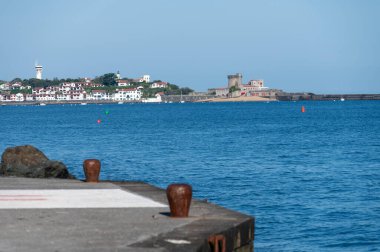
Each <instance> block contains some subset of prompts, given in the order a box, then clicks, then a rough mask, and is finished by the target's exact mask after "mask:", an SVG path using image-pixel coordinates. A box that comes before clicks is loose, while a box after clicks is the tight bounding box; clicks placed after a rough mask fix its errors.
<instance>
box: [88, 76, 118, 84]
mask: <svg viewBox="0 0 380 252" xmlns="http://www.w3.org/2000/svg"><path fill="white" fill-rule="evenodd" d="M94 83H99V84H103V85H104V86H116V84H117V82H116V74H114V73H107V74H103V75H102V76H99V77H96V78H95V79H94Z"/></svg>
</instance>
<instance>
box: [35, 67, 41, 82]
mask: <svg viewBox="0 0 380 252" xmlns="http://www.w3.org/2000/svg"><path fill="white" fill-rule="evenodd" d="M35 68H36V79H39V80H41V79H42V66H41V65H36V67H35Z"/></svg>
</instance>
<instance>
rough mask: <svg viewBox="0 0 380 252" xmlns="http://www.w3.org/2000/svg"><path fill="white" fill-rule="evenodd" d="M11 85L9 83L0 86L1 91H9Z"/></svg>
mask: <svg viewBox="0 0 380 252" xmlns="http://www.w3.org/2000/svg"><path fill="white" fill-rule="evenodd" d="M11 86H12V85H11V84H10V83H4V84H1V85H0V89H1V90H10V89H11Z"/></svg>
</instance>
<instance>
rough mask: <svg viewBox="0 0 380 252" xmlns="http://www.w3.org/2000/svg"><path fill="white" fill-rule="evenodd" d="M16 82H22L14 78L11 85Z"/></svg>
mask: <svg viewBox="0 0 380 252" xmlns="http://www.w3.org/2000/svg"><path fill="white" fill-rule="evenodd" d="M16 82H22V80H21V79H20V78H14V79H13V80H12V81H11V83H12V84H14V83H16Z"/></svg>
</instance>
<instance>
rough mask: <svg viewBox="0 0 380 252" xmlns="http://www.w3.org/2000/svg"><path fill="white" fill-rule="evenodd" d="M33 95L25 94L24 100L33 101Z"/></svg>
mask: <svg viewBox="0 0 380 252" xmlns="http://www.w3.org/2000/svg"><path fill="white" fill-rule="evenodd" d="M34 100H35V99H34V95H33V94H26V95H25V101H34Z"/></svg>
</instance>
